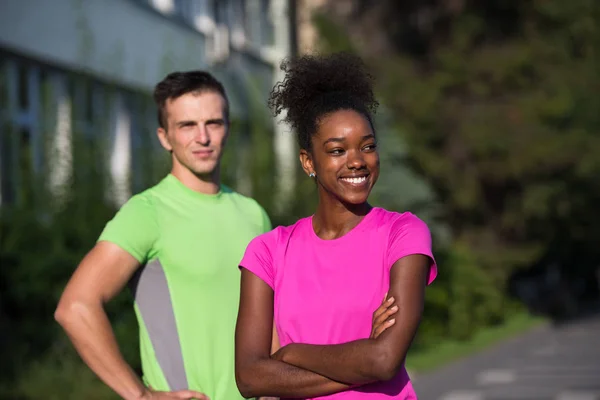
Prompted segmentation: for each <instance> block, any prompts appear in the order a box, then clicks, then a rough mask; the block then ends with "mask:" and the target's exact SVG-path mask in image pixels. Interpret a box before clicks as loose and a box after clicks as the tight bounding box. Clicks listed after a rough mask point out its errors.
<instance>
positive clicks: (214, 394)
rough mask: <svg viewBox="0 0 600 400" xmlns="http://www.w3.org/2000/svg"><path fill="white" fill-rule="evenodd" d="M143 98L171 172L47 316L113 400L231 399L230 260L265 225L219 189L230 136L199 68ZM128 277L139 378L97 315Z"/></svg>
mask: <svg viewBox="0 0 600 400" xmlns="http://www.w3.org/2000/svg"><path fill="white" fill-rule="evenodd" d="M154 98H155V101H156V103H157V106H158V120H159V128H158V131H157V133H158V138H159V140H160V143H161V144H162V146H163V147H164V148H165V149H166V150H167V151H169V152H170V153H171V155H172V161H173V167H172V170H171V173H170V174H169V175H168V176H166V177H165V178H164V179H163V180H162V181H161V182H160V183H158V184H157V185H156V186H154V187H152V188H150V189H148V190H146V191H144V192H142V193H140V194H137V195H135V196H133V197H132V198H131V199H130V200H129V201H128V202H127V203H126V204H125V205H124V206H123V207H122V208H121V209H120V210H119V212H118V213H117V214H116V215H115V217H114V218H113V219H112V220H111V221H110V222H109V223H108V224H107V225H106V227H105V229H104V231H103V232H102V234H101V235H100V238H99V240H98V242H97V244H96V245H95V246H94V248H93V249H92V250H91V251H90V252H89V253H88V254H87V255H86V256H85V257H84V259H83V260H82V261H81V263H80V265H79V266H78V267H77V270H76V271H75V273H74V274H73V276H72V278H71V280H70V281H69V283H68V284H67V287H66V289H65V291H64V293H63V295H62V297H61V299H60V302H59V305H58V307H57V310H56V313H55V318H56V320H57V321H58V322H59V323H60V324H61V325H62V327H63V328H64V329H65V331H66V332H67V334H68V336H69V337H70V339H71V340H72V342H73V344H74V346H75V348H76V349H77V351H78V352H79V354H80V355H81V357H82V358H83V360H84V361H85V362H86V364H87V365H88V366H89V367H90V368H91V369H92V370H93V371H94V372H95V373H96V374H97V375H98V377H99V378H100V379H102V380H103V381H104V382H105V383H106V384H107V385H108V386H110V387H111V388H112V389H113V390H114V391H115V392H116V393H118V394H119V395H120V396H121V397H123V398H124V399H132V400H134V399H191V398H198V399H205V398H209V397H210V398H212V399H228V400H229V399H242V396H241V395H240V393H239V391H238V389H237V387H236V383H235V377H234V330H235V320H236V317H237V310H238V303H239V285H240V272H239V270H238V263H239V261H240V260H241V258H242V256H243V253H244V250H245V248H246V245H247V244H248V243H249V242H250V240H251V239H253V238H254V237H255V236H257V235H259V234H261V233H263V232H266V231H268V230H270V229H271V224H270V222H269V218H268V216H267V215H266V213H265V211H264V210H263V209H262V208H261V207H260V206H259V205H258V204H257V203H256V202H255V201H254V200H252V199H250V198H247V197H244V196H242V195H240V194H238V193H235V192H233V191H232V190H231V189H229V188H227V187H226V186H224V185H221V183H220V178H219V166H220V159H221V154H222V152H223V147H224V145H225V141H226V139H227V135H228V133H229V132H228V131H229V118H228V117H229V116H228V111H229V110H228V107H229V105H228V100H227V96H226V94H225V90H224V88H223V86H222V85H221V83H220V82H218V81H217V80H216V79H215V78H214V77H213V76H211V75H210V74H208V73H206V72H202V71H192V72H183V73H181V72H176V73H172V74H170V75H168V76H167V77H166V78H165V79H164V80H163V81H162V82H160V83H159V84H158V85H157V86H156V89H155V92H154ZM128 282H129V283H131V286H132V289H133V292H134V296H135V312H136V316H137V319H138V322H139V327H140V346H141V349H140V350H141V360H142V370H143V375H144V376H143V380H144V382H142V381H140V379H139V378H138V377H137V376H136V374H135V373H134V371H133V370H132V369H131V367H130V366H128V365H127V363H126V362H125V361H124V360H123V357H122V355H121V353H120V351H119V349H118V346H117V343H116V341H115V338H114V335H113V331H112V329H111V326H110V323H109V320H108V318H107V315H106V313H105V311H104V304H105V303H106V302H108V301H109V300H110V299H111V298H113V297H114V296H115V295H116V294H117V293H118V292H119V291H120V290H121V289H122V288H123V287H124V286H125V284H127V283H128Z"/></svg>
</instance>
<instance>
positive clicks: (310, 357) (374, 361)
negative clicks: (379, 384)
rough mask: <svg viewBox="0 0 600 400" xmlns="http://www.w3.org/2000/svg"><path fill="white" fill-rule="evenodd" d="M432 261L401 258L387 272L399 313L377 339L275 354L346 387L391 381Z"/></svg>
mask: <svg viewBox="0 0 600 400" xmlns="http://www.w3.org/2000/svg"><path fill="white" fill-rule="evenodd" d="M431 264H432V259H431V258H429V257H428V256H425V255H421V254H412V255H409V256H405V257H402V258H401V259H399V260H398V261H396V262H395V263H394V265H393V266H392V268H391V270H390V288H389V295H390V296H391V297H393V298H394V299H395V303H396V305H397V306H398V312H397V313H396V316H395V320H396V321H395V323H394V325H393V326H391V327H390V328H388V329H387V330H386V331H385V332H383V333H382V334H381V335H380V336H379V337H377V338H376V339H360V340H355V341H352V342H348V343H343V344H337V345H309V344H301V343H293V344H289V345H287V346H285V347H283V348H281V349H280V350H279V351H278V352H277V353H275V354H274V355H273V357H274V358H276V359H278V360H281V361H284V362H286V363H288V364H291V365H294V366H296V367H299V368H303V369H306V370H309V371H312V372H315V373H317V374H320V375H323V376H326V377H328V378H329V379H332V380H335V381H338V382H343V383H346V384H350V385H361V384H365V383H369V382H373V381H386V380H390V379H392V378H393V377H394V376H396V374H397V373H398V371H399V370H400V369H401V368H402V367H403V365H404V359H405V358H406V353H407V352H408V349H409V348H410V345H411V343H412V340H413V338H414V336H415V334H416V332H417V328H418V327H419V323H420V321H421V315H422V313H423V307H424V297H425V287H426V285H427V280H428V276H429V268H430V266H431Z"/></svg>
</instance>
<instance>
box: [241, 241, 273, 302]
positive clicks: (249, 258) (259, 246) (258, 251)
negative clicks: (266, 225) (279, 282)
mask: <svg viewBox="0 0 600 400" xmlns="http://www.w3.org/2000/svg"><path fill="white" fill-rule="evenodd" d="M275 234H276V232H275V231H270V232H268V233H265V234H262V235H260V236H257V237H255V238H254V239H252V241H251V242H250V244H249V245H248V247H247V248H246V252H245V253H244V257H243V258H242V261H240V268H246V269H247V270H248V271H250V272H252V273H253V274H254V275H256V276H258V277H259V278H260V279H261V280H262V281H264V282H265V283H266V284H267V285H269V286H270V287H271V289H273V290H275V270H274V263H273V252H274V250H275V245H276V236H275Z"/></svg>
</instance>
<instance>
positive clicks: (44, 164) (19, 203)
mask: <svg viewBox="0 0 600 400" xmlns="http://www.w3.org/2000/svg"><path fill="white" fill-rule="evenodd" d="M599 23H600V3H598V2H597V1H594V0H571V1H568V2H565V1H564V0H486V1H483V0H480V1H476V0H475V1H466V0H428V1H413V0H406V1H392V0H380V1H367V0H348V1H346V0H343V1H332V0H329V1H328V0H298V1H292V0H218V1H217V0H52V1H48V0H0V135H1V136H0V264H1V268H0V354H2V362H1V366H0V398H3V399H4V398H6V399H39V398H44V399H70V398H73V399H75V398H77V399H112V398H115V397H114V395H112V394H111V393H110V391H109V390H108V389H106V388H105V387H104V386H103V385H102V384H101V383H100V382H99V381H98V380H97V379H96V378H95V377H94V376H93V375H92V374H91V372H89V371H88V370H87V368H84V364H83V363H82V362H81V361H80V359H79V358H78V356H77V355H76V353H75V352H74V351H73V349H72V347H71V345H70V344H69V343H68V341H67V340H66V337H65V335H64V334H63V333H62V332H61V331H60V330H59V328H58V325H57V324H56V323H55V322H54V320H53V311H54V308H55V305H56V303H57V300H58V297H59V295H60V293H61V291H62V289H63V287H64V285H65V283H66V281H67V279H68V278H69V276H70V274H71V273H72V271H73V270H74V268H75V266H76V265H77V263H78V262H79V260H80V259H81V258H82V256H83V255H84V254H85V252H87V251H88V250H89V249H90V248H91V247H92V246H93V244H94V242H95V240H96V238H97V237H98V235H99V233H100V231H101V230H102V228H103V226H104V224H105V223H106V222H107V221H108V220H109V219H110V218H111V217H112V216H113V215H114V213H115V211H116V210H117V209H118V207H119V206H120V205H122V204H123V203H124V202H125V201H126V200H127V199H128V198H129V197H130V196H131V195H132V194H135V193H137V192H140V191H142V190H144V189H146V188H148V187H149V186H151V185H153V184H155V183H156V182H158V180H159V179H161V178H162V177H163V176H164V175H165V174H166V173H167V172H168V168H169V159H168V154H167V153H165V152H164V151H162V149H161V148H160V145H159V143H158V140H157V139H156V135H155V132H156V127H157V123H156V111H155V105H154V103H153V101H152V97H151V92H152V89H153V86H154V85H155V84H156V83H157V82H158V81H160V80H161V79H162V78H163V77H164V76H165V75H166V74H168V73H170V72H172V71H175V70H191V69H206V70H209V71H210V72H212V73H214V74H215V75H216V76H217V77H218V78H219V79H220V80H222V82H223V83H224V85H225V87H226V90H227V93H228V96H229V98H230V102H231V112H232V136H231V139H230V141H229V142H228V147H227V150H226V153H225V156H224V182H225V183H226V184H228V185H230V186H232V187H234V188H235V189H236V190H238V191H240V192H242V193H244V194H246V195H250V196H252V197H254V198H255V199H257V200H258V201H259V202H260V203H261V204H262V205H263V206H264V207H265V208H266V209H267V211H268V212H269V215H270V216H271V218H272V220H273V223H274V225H279V224H290V223H293V222H295V221H296V220H297V219H298V218H300V217H304V216H307V215H310V214H311V213H312V212H313V210H314V207H315V204H316V193H315V189H314V185H313V184H312V183H311V181H310V180H309V179H308V178H306V177H305V176H304V174H302V173H301V171H300V169H299V163H298V159H297V151H298V150H297V147H296V144H295V138H294V136H293V134H292V133H291V132H290V131H289V129H288V128H287V127H286V126H285V125H284V124H282V123H280V121H278V120H276V119H274V118H273V117H272V116H271V114H270V112H269V110H268V109H267V106H266V102H267V97H268V95H269V92H270V90H271V88H272V86H273V85H274V84H275V83H276V82H277V81H279V80H281V79H282V75H281V71H280V70H279V64H280V62H281V60H282V59H283V58H284V57H288V56H292V55H296V54H306V53H312V52H334V51H342V50H343V51H351V52H355V53H357V54H359V55H361V56H362V57H363V59H364V60H365V61H366V62H367V63H368V65H369V67H370V68H371V70H372V72H373V74H374V76H375V77H376V80H377V85H378V87H377V91H378V98H379V100H380V102H381V107H380V110H379V111H378V114H377V122H376V124H377V129H378V135H379V140H380V143H381V146H380V151H381V159H382V164H381V165H382V175H381V178H380V181H379V183H378V185H377V186H376V189H375V192H374V193H373V196H372V203H373V204H374V205H377V206H382V207H387V208H389V209H392V210H396V211H405V210H409V211H411V212H413V213H415V214H417V215H419V216H420V217H421V218H422V219H424V220H425V221H426V222H427V223H428V224H429V226H430V228H431V230H432V232H433V236H434V246H435V254H436V255H437V259H438V260H437V261H438V264H439V265H440V275H439V278H438V279H437V280H436V281H435V283H434V284H433V285H432V286H431V287H429V288H428V290H427V304H426V309H425V316H424V318H423V321H422V324H421V328H420V331H419V334H418V336H417V338H416V339H415V343H414V346H413V349H412V350H411V354H410V355H409V359H408V361H407V365H408V366H409V369H410V370H411V371H414V372H415V373H416V374H426V373H428V372H429V371H432V370H435V369H436V368H439V367H440V366H441V365H442V364H444V363H446V362H449V361H452V360H454V359H457V358H459V357H461V356H466V355H468V354H472V353H475V352H477V351H481V350H482V349H483V348H485V347H486V346H490V345H492V344H493V343H496V342H497V341H499V340H501V339H505V338H509V337H513V336H514V335H518V334H521V333H522V332H525V331H526V330H529V329H532V327H535V326H538V325H539V324H550V325H551V326H552V325H554V326H559V325H564V324H571V323H575V322H574V321H577V319H579V318H583V316H586V315H590V313H592V314H593V312H594V310H596V309H597V305H598V299H599V298H600V243H599V239H600V179H599V176H600V112H599V110H600V74H599V71H600V25H599ZM131 300H132V299H131V295H130V294H129V293H123V294H122V295H121V296H119V297H118V298H117V299H116V300H115V301H114V302H112V303H111V304H110V310H109V311H110V316H111V319H112V321H113V322H114V327H115V329H116V333H117V336H118V340H119V342H120V344H121V347H122V349H123V351H124V353H125V356H126V358H127V359H128V361H130V362H131V363H132V364H133V365H134V366H135V367H136V368H139V359H138V357H139V356H138V347H137V345H138V343H137V340H138V339H137V325H136V322H135V319H134V316H133V310H132V307H131ZM597 333H600V332H597ZM596 337H597V336H596ZM597 371H600V369H598V370H597ZM599 373H600V372H599ZM597 376H598V375H596V378H597ZM598 389H599V390H600V388H598ZM512 398H522V397H512ZM523 398H524V397H523Z"/></svg>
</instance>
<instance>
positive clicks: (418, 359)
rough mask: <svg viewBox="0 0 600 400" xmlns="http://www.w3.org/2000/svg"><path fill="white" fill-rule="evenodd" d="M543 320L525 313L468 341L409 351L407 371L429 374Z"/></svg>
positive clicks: (452, 341)
mask: <svg viewBox="0 0 600 400" xmlns="http://www.w3.org/2000/svg"><path fill="white" fill-rule="evenodd" d="M545 321H546V320H545V319H543V318H540V317H532V316H531V315H530V314H528V313H525V312H522V313H518V314H515V315H514V316H512V317H510V318H509V319H508V320H507V321H506V322H505V323H504V324H502V325H499V326H495V327H489V328H483V329H481V330H480V331H479V332H477V333H476V334H475V335H473V337H472V338H471V339H470V340H468V341H455V340H448V341H442V342H440V343H439V344H437V345H435V346H431V347H426V348H422V349H415V350H414V351H412V352H409V354H408V356H407V359H406V369H407V370H409V371H410V372H411V373H413V374H414V373H415V372H416V373H423V372H428V371H431V370H433V369H436V368H439V367H441V366H443V365H445V364H448V363H450V362H452V361H456V360H458V359H460V358H462V357H466V356H468V355H470V354H474V353H477V352H479V351H481V350H484V349H486V348H488V347H490V346H491V345H493V344H495V343H498V342H501V341H503V340H506V339H509V338H511V337H514V336H515V335H517V334H519V333H523V332H526V331H528V330H530V329H532V328H534V327H536V326H539V325H541V324H542V323H544V322H545Z"/></svg>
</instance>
